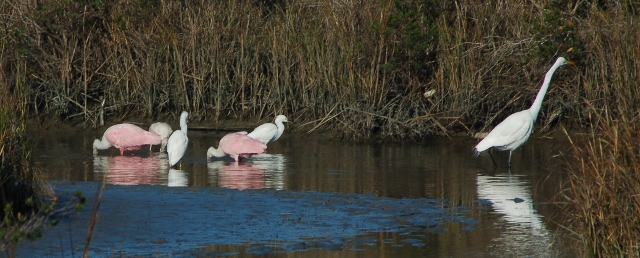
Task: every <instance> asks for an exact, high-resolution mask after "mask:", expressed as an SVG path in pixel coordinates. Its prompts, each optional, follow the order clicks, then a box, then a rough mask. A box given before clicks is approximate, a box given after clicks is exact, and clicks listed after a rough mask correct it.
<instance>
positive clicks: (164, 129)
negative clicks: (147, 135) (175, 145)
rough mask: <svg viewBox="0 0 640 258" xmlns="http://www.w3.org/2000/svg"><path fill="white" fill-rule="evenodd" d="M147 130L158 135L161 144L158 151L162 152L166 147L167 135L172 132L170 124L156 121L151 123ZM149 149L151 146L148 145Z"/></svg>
mask: <svg viewBox="0 0 640 258" xmlns="http://www.w3.org/2000/svg"><path fill="white" fill-rule="evenodd" d="M149 132H152V133H155V134H157V135H158V136H160V139H162V145H160V151H161V152H163V151H164V150H165V149H166V147H167V141H168V140H169V136H170V135H171V133H172V132H173V129H171V126H170V125H169V124H167V123H163V122H156V123H153V124H151V126H150V127H149ZM149 151H151V146H149Z"/></svg>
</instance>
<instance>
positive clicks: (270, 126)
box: [248, 115, 289, 144]
mask: <svg viewBox="0 0 640 258" xmlns="http://www.w3.org/2000/svg"><path fill="white" fill-rule="evenodd" d="M287 122H289V120H287V117H286V116H284V115H278V116H276V120H275V122H274V123H264V124H262V125H260V126H258V127H256V129H253V131H252V132H251V133H249V134H248V136H249V137H251V138H253V139H256V140H258V141H261V142H262V143H264V144H267V143H269V142H274V141H276V140H277V139H278V138H280V136H282V132H284V124H283V123H287Z"/></svg>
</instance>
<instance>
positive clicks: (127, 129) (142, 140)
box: [105, 124, 162, 148]
mask: <svg viewBox="0 0 640 258" xmlns="http://www.w3.org/2000/svg"><path fill="white" fill-rule="evenodd" d="M105 135H106V136H107V140H109V142H111V144H112V145H113V146H115V147H116V148H135V147H139V146H141V145H147V144H151V145H158V144H160V143H162V139H160V136H158V135H157V134H154V133H151V132H148V131H146V130H144V129H142V128H140V127H138V126H136V125H132V124H119V125H114V126H112V127H110V128H109V130H107V132H105Z"/></svg>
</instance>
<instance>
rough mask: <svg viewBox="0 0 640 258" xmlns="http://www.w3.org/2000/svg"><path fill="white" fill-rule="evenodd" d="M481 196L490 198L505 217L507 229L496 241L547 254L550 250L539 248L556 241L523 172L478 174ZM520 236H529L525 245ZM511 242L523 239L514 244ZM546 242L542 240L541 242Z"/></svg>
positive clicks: (531, 252)
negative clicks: (537, 207) (520, 174)
mask: <svg viewBox="0 0 640 258" xmlns="http://www.w3.org/2000/svg"><path fill="white" fill-rule="evenodd" d="M477 184H478V198H479V199H482V200H488V201H490V202H491V206H492V207H493V209H494V211H495V212H496V213H498V214H502V215H503V218H504V221H505V225H504V228H505V231H503V232H502V233H501V236H500V237H499V238H496V240H495V241H498V242H501V243H502V244H503V245H507V248H509V249H510V250H514V251H516V250H517V253H519V254H523V255H528V254H543V253H545V252H548V251H549V250H537V249H536V248H539V247H541V246H542V247H544V246H549V245H550V244H551V242H552V239H551V236H550V233H549V230H548V229H547V228H546V227H545V225H544V223H543V221H542V216H541V215H540V214H539V213H538V212H537V211H536V210H535V208H534V203H533V195H532V194H531V189H530V188H531V186H530V182H529V181H528V180H526V179H525V178H523V176H517V175H511V174H500V175H492V176H489V175H478V183H477ZM519 239H528V240H527V241H525V242H527V243H530V244H525V245H523V244H522V243H523V241H520V240H519ZM510 243H519V244H517V246H511V244H510ZM540 243H542V244H540Z"/></svg>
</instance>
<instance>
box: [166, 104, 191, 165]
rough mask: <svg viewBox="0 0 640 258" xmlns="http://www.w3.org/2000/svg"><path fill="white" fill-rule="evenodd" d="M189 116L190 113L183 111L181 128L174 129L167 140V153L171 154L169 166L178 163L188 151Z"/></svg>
mask: <svg viewBox="0 0 640 258" xmlns="http://www.w3.org/2000/svg"><path fill="white" fill-rule="evenodd" d="M188 118H189V113H187V111H182V114H181V115H180V130H176V131H174V132H173V133H172V134H171V136H170V137H169V141H168V142H167V155H168V156H169V166H171V167H173V165H175V164H176V163H178V161H180V159H182V156H184V153H185V152H186V151H187V146H188V145H189V138H188V137H187V119H188ZM181 165H182V163H181Z"/></svg>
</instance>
